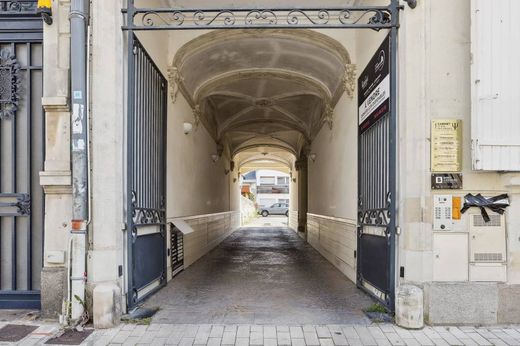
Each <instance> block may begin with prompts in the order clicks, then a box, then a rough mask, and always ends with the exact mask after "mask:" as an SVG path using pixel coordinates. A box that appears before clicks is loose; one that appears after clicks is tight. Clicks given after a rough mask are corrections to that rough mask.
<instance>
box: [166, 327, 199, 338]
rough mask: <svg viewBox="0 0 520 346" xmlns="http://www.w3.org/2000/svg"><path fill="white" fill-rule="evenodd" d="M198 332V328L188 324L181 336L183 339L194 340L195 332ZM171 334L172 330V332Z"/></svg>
mask: <svg viewBox="0 0 520 346" xmlns="http://www.w3.org/2000/svg"><path fill="white" fill-rule="evenodd" d="M198 331H199V326H197V325H193V324H190V325H188V326H186V329H184V332H183V333H182V336H183V337H184V338H193V339H195V336H196V335H197V332H198ZM172 333H173V330H172Z"/></svg>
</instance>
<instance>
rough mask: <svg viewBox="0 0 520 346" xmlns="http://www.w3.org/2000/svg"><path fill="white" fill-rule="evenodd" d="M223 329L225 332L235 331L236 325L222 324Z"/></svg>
mask: <svg viewBox="0 0 520 346" xmlns="http://www.w3.org/2000/svg"><path fill="white" fill-rule="evenodd" d="M224 331H225V332H236V331H237V326H236V325H235V324H226V325H225V326H224Z"/></svg>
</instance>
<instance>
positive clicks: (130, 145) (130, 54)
mask: <svg viewBox="0 0 520 346" xmlns="http://www.w3.org/2000/svg"><path fill="white" fill-rule="evenodd" d="M127 5H128V12H127V25H130V26H132V25H133V17H134V0H128V3H127ZM127 45H128V46H127V65H128V71H127V74H128V76H127V83H128V86H127V93H128V95H127V98H128V99H127V114H126V116H127V121H126V126H127V146H126V148H127V158H126V160H127V169H126V173H127V179H126V186H127V188H126V199H127V206H126V208H127V209H126V217H127V247H126V248H127V266H128V270H127V275H128V280H127V284H128V292H127V304H128V307H129V308H133V307H134V300H133V290H134V284H133V245H132V231H133V226H134V225H133V219H132V213H133V206H132V183H133V181H134V99H135V90H134V86H135V70H134V67H135V66H134V65H135V64H134V32H133V30H129V31H128V37H127Z"/></svg>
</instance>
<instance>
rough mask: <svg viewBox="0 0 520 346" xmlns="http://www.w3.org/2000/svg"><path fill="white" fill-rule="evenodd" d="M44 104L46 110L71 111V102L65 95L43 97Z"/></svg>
mask: <svg viewBox="0 0 520 346" xmlns="http://www.w3.org/2000/svg"><path fill="white" fill-rule="evenodd" d="M42 106H43V109H44V110H45V112H69V111H70V108H69V103H68V100H67V97H65V96H48V97H42Z"/></svg>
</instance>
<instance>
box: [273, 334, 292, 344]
mask: <svg viewBox="0 0 520 346" xmlns="http://www.w3.org/2000/svg"><path fill="white" fill-rule="evenodd" d="M276 339H277V340H278V345H290V344H291V334H290V333H289V332H288V331H287V332H278V333H277V338H276Z"/></svg>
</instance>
